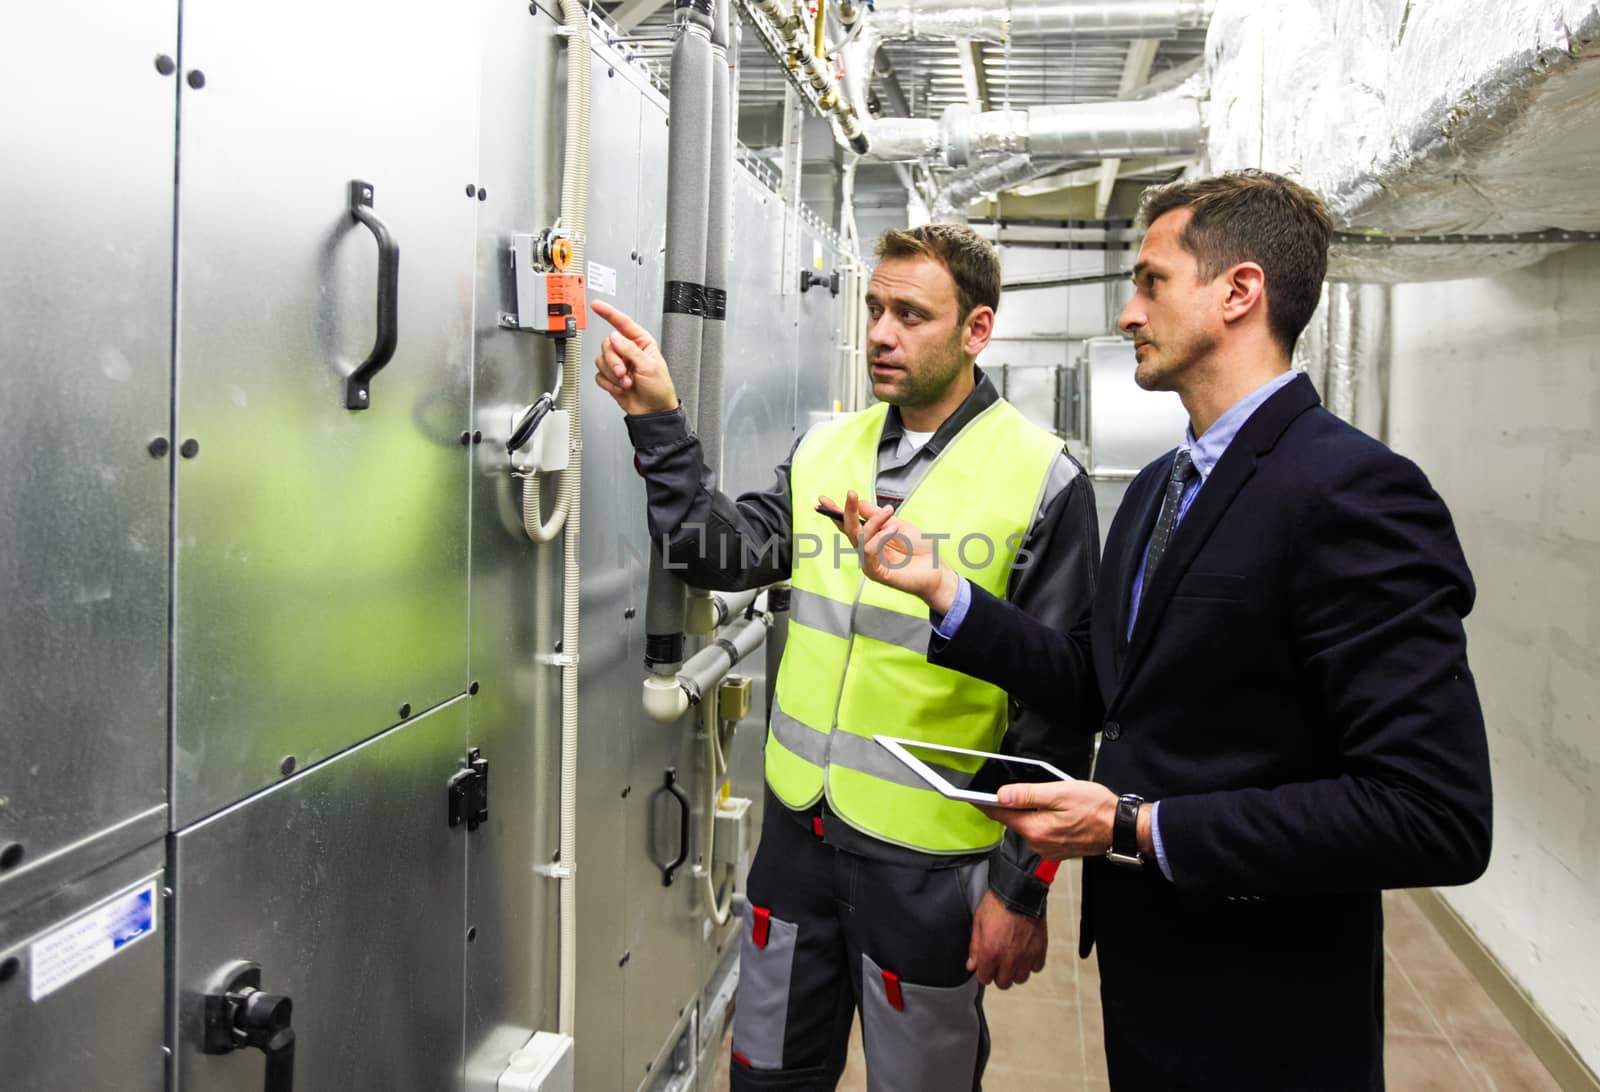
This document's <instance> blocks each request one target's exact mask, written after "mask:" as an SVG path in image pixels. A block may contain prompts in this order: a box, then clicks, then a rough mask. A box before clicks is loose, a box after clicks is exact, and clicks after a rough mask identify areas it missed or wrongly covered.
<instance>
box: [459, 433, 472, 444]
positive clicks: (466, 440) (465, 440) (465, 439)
mask: <svg viewBox="0 0 1600 1092" xmlns="http://www.w3.org/2000/svg"><path fill="white" fill-rule="evenodd" d="M470 443H472V433H470V432H463V433H462V434H461V446H462V447H466V446H467V445H468V444H470Z"/></svg>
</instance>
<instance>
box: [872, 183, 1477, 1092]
mask: <svg viewBox="0 0 1600 1092" xmlns="http://www.w3.org/2000/svg"><path fill="white" fill-rule="evenodd" d="M1143 215H1144V219H1145V222H1146V223H1147V224H1148V225H1149V231H1148V234H1147V235H1146V237H1145V240H1144V244H1143V246H1142V247H1141V248H1140V252H1139V260H1138V264H1137V265H1136V266H1135V268H1134V283H1135V286H1136V288H1137V292H1136V294H1135V296H1134V297H1133V300H1132V301H1131V302H1130V303H1129V304H1128V306H1127V308H1126V309H1125V310H1124V311H1123V314H1122V318H1121V326H1122V328H1123V330H1125V331H1126V332H1128V333H1129V334H1131V335H1132V336H1133V338H1134V342H1135V346H1136V348H1135V353H1136V355H1137V359H1138V367H1137V372H1136V377H1137V379H1138V381H1139V383H1140V385H1141V386H1143V387H1144V388H1146V389H1148V390H1171V391H1176V392H1177V393H1178V395H1179V396H1180V397H1181V398H1182V400H1183V404H1184V407H1185V408H1186V409H1187V410H1188V412H1189V417H1190V427H1189V432H1188V434H1187V436H1186V437H1185V438H1184V442H1183V444H1182V446H1181V447H1179V448H1178V449H1177V450H1175V451H1173V452H1171V453H1169V454H1167V455H1165V456H1163V457H1162V458H1160V459H1158V460H1156V461H1155V462H1154V463H1152V464H1150V465H1149V466H1147V467H1146V468H1145V469H1144V470H1143V472H1141V473H1140V474H1139V476H1138V477H1137V478H1136V479H1135V480H1134V482H1133V484H1132V485H1131V486H1130V487H1129V489H1128V492H1127V495H1126V497H1125V499H1124V500H1123V503H1122V506H1121V508H1120V510H1119V511H1118V513H1117V515H1116V518H1115V520H1114V521H1113V523H1112V525H1111V529H1110V533H1109V536H1108V538H1107V541H1106V549H1105V556H1104V563H1103V569H1102V572H1101V582H1100V585H1099V588H1098V590H1097V592H1096V595H1095V598H1094V601H1093V605H1092V607H1091V609H1090V615H1089V617H1087V618H1086V619H1085V620H1084V622H1083V624H1082V625H1080V627H1079V628H1078V629H1077V630H1076V631H1075V632H1074V634H1073V635H1072V636H1070V637H1069V636H1064V635H1062V634H1061V633H1059V632H1058V631H1053V630H1051V629H1049V628H1048V627H1045V626H1042V625H1039V624H1037V623H1035V622H1033V621H1032V620H1030V619H1029V618H1028V617H1027V616H1026V615H1025V614H1023V613H1022V612H1020V611H1018V610H1016V609H1015V608H1013V607H1011V606H1008V605H1007V604H1006V603H1003V602H1001V601H999V600H998V599H995V598H994V597H992V596H989V595H987V594H985V593H984V592H983V591H982V590H981V589H978V588H975V587H972V586H970V585H969V584H967V583H966V582H964V581H962V580H960V579H959V578H958V577H956V575H955V574H954V573H953V572H952V571H951V570H950V569H949V567H948V566H945V565H942V564H940V563H939V561H938V558H937V555H936V552H935V551H934V550H933V548H932V545H931V544H930V542H929V541H928V540H927V539H923V538H922V537H920V536H919V535H918V534H917V532H916V530H915V529H914V528H910V527H908V526H906V525H904V524H903V523H901V522H900V521H898V520H896V519H895V518H894V515H893V512H892V510H891V509H888V508H883V509H879V508H876V507H875V506H873V505H870V504H857V503H851V504H850V505H849V506H848V509H849V510H848V511H847V514H846V519H845V520H844V521H843V522H844V525H845V526H854V523H855V516H856V512H857V511H858V510H859V511H860V512H862V513H863V514H865V515H867V516H869V517H870V518H869V520H868V522H867V524H866V525H865V526H864V527H863V528H862V529H861V534H860V539H859V542H860V545H861V546H862V551H863V563H864V565H865V566H866V568H867V569H868V572H869V575H871V576H872V577H873V578H874V579H878V580H881V581H883V582H885V583H888V584H891V585H893V586H895V587H899V588H901V589H902V590H905V591H909V592H912V593H913V594H916V595H920V596H921V597H922V598H923V599H924V600H925V601H926V602H927V603H928V605H929V607H930V611H931V613H932V619H933V622H934V626H935V631H936V633H935V636H934V638H933V641H932V644H931V647H930V652H929V659H930V660H931V661H932V662H934V663H936V664H942V665H944V666H946V667H950V668H954V669H956V670H959V671H963V672H966V673H968V674H972V675H975V676H978V677H980V678H983V679H986V680H988V681H990V682H993V683H996V684H998V685H1000V686H1003V687H1005V688H1006V689H1007V690H1009V691H1010V693H1011V695H1012V697H1013V699H1014V700H1017V701H1020V702H1022V703H1023V704H1024V705H1025V706H1036V707H1041V708H1052V709H1067V710H1071V711H1072V712H1073V713H1074V715H1075V716H1076V717H1077V723H1078V724H1079V726H1080V728H1081V729H1082V730H1083V731H1084V732H1094V731H1096V730H1098V731H1100V732H1101V746H1100V751H1099V757H1098V760H1097V763H1096V768H1095V771H1094V775H1093V780H1091V781H1075V782H1060V783H1055V784H1049V785H1032V786H1029V785H1015V786H1007V787H1006V788H1005V789H1003V790H1002V791H1001V794H1000V800H1001V803H1002V804H1003V805H1005V806H1004V807H1003V808H999V809H995V810H994V811H993V814H994V815H995V817H996V818H1000V819H1002V820H1003V821H1004V822H1005V823H1006V824H1007V825H1008V826H1010V827H1011V828H1012V829H1014V830H1016V831H1018V832H1019V833H1021V834H1022V835H1023V836H1024V837H1025V838H1026V839H1027V840H1028V842H1029V843H1030V844H1031V845H1032V846H1033V847H1034V848H1035V849H1037V850H1038V851H1039V852H1040V853H1041V854H1042V855H1043V856H1045V857H1047V858H1050V859H1066V858H1074V857H1082V858H1084V869H1083V926H1082V940H1081V945H1080V954H1082V955H1083V956H1085V957H1087V955H1088V954H1089V952H1090V950H1091V948H1094V947H1098V950H1099V960H1100V980H1101V999H1102V1003H1103V1006H1104V1010H1105V1044H1106V1056H1107V1060H1108V1065H1109V1070H1110V1075H1111V1082H1112V1086H1113V1087H1114V1088H1116V1089H1118V1090H1119V1092H1127V1090H1134V1089H1228V1090H1230V1092H1233V1090H1242V1089H1272V1090H1277V1089H1327V1090H1330V1092H1331V1090H1338V1092H1349V1090H1352V1089H1381V1088H1382V1087H1383V1079H1384V1078H1383V944H1382V934H1383V920H1382V907H1381V903H1380V899H1379V892H1380V890H1381V889H1384V888H1395V887H1413V886H1434V885H1441V884H1458V883H1466V882H1469V881H1471V880H1473V879H1475V878H1476V877H1477V876H1479V875H1480V874H1481V873H1482V872H1483V869H1484V867H1485V865H1486V863H1487V860H1488V855H1489V842H1490V820H1491V809H1490V786H1489V764H1488V754H1487V745H1486V741H1485V737H1484V728H1483V717H1482V712H1481V710H1480V707H1479V703H1478V697H1477V692H1476V689H1475V687H1474V684H1473V681H1472V675H1471V673H1470V672H1469V670H1468V668H1467V655H1466V637H1465V633H1464V631H1463V629H1462V624H1461V623H1462V618H1463V617H1464V616H1465V615H1466V613H1467V612H1468V610H1469V609H1470V608H1471V606H1472V600H1473V594H1474V592H1473V583H1472V576H1471V574H1470V573H1469V572H1468V569H1467V564H1466V561H1465V559H1464V558H1463V557H1462V553H1461V548H1460V545H1459V543H1458V542H1457V539H1456V535H1455V531H1454V527H1453V525H1452V523H1451V519H1450V514H1449V512H1448V511H1447V510H1446V508H1445V506H1444V503H1443V502H1442V501H1441V500H1440V499H1439V497H1438V496H1437V494H1435V493H1434V491H1433V489H1432V488H1431V487H1430V486H1429V484H1428V482H1427V479H1426V478H1425V477H1424V476H1423V475H1422V473H1421V471H1419V470H1418V469H1417V468H1416V467H1415V466H1414V465H1413V464H1412V463H1410V462H1409V461H1407V460H1405V459H1403V458H1401V457H1400V456H1398V455H1396V454H1394V453H1393V452H1391V451H1389V450H1388V449H1387V448H1385V447H1384V446H1383V445H1382V444H1380V443H1378V442H1377V441H1375V440H1373V439H1371V438H1369V437H1367V436H1365V435H1364V434H1362V433H1360V432H1358V431H1357V430H1356V429H1354V428H1352V427H1351V426H1349V425H1347V424H1345V423H1344V422H1343V421H1340V420H1339V419H1337V418H1335V417H1334V416H1333V415H1331V414H1329V413H1328V412H1327V411H1326V410H1324V409H1323V408H1322V406H1321V404H1320V403H1319V400H1318V398H1317V393H1316V391H1315V390H1314V389H1313V388H1312V385H1311V383H1310V381H1309V380H1307V379H1306V378H1305V377H1304V376H1299V375H1296V374H1295V373H1293V372H1292V371H1290V369H1289V362H1290V353H1291V350H1292V348H1293V346H1294V342H1295V339H1296V338H1297V337H1298V335H1299V333H1300V331H1301V330H1302V329H1303V328H1304V326H1305V324H1306V322H1307V321H1308V320H1309V318H1310V316H1311V313H1312V311H1313V310H1314V308H1315V306H1316V302H1317V298H1318V294H1319V290H1320V287H1321V283H1322V278H1323V274H1324V272H1325V269H1326V261H1327V244H1328V235H1329V221H1328V217H1327V212H1326V210H1325V209H1324V207H1323V205H1322V202H1321V201H1320V200H1319V199H1318V198H1317V197H1316V196H1315V195H1313V194H1311V193H1310V192H1309V191H1307V190H1305V189H1303V188H1302V187H1300V186H1298V185H1295V184H1294V183H1291V182H1289V181H1287V180H1285V179H1282V178H1279V177H1277V176H1274V175H1269V174H1263V173H1259V172H1241V173H1238V174H1233V175H1225V176H1221V177H1218V178H1210V179H1202V180H1197V181H1188V182H1178V183H1173V184H1171V185H1169V186H1166V187H1161V188H1158V189H1155V190H1152V191H1150V192H1149V193H1147V194H1146V198H1145V205H1144V209H1143Z"/></svg>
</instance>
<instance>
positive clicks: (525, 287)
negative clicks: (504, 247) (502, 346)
mask: <svg viewBox="0 0 1600 1092" xmlns="http://www.w3.org/2000/svg"><path fill="white" fill-rule="evenodd" d="M551 249H552V248H551V246H550V244H549V242H548V240H545V239H543V238H542V237H541V236H538V235H513V236H512V237H511V268H512V271H513V272H514V273H515V275H516V282H517V315H516V327H517V329H519V330H533V331H535V332H536V333H541V334H555V335H557V336H564V335H566V334H568V333H571V332H575V331H578V330H583V329H586V328H587V327H588V324H589V316H588V311H589V307H588V302H587V299H586V297H585V294H584V278H583V274H582V273H569V272H567V271H566V269H565V265H564V263H560V264H557V265H556V266H555V267H554V268H552V265H551V263H552V262H553V261H554V260H555V259H553V258H552V257H551V254H550V252H551ZM568 319H572V320H574V322H575V325H574V327H573V328H572V330H570V331H569V330H568V328H567V320H568Z"/></svg>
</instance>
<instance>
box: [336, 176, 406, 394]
mask: <svg viewBox="0 0 1600 1092" xmlns="http://www.w3.org/2000/svg"><path fill="white" fill-rule="evenodd" d="M350 215H351V216H354V217H355V218H356V219H357V220H359V221H361V223H363V224H366V225H367V227H369V228H371V229H372V234H373V236H374V237H376V238H377V240H378V337H377V340H376V341H375V342H373V345H372V352H370V353H368V354H367V359H365V360H363V361H362V362H361V364H360V366H359V367H357V368H356V370H355V371H353V372H351V373H350V378H349V379H347V380H345V385H344V406H345V409H366V408H367V407H368V406H370V405H371V404H372V389H371V385H372V377H373V376H375V375H377V374H378V373H379V372H381V371H382V370H383V366H384V365H385V364H387V363H389V361H390V360H391V359H393V357H394V349H395V345H396V344H398V343H399V340H400V244H399V243H397V242H395V241H394V236H393V235H392V234H391V233H390V232H389V228H388V225H386V224H385V223H384V222H383V221H382V220H380V219H378V214H377V213H375V212H373V211H372V183H370V182H363V181H361V180H360V179H356V180H355V181H353V182H351V183H350Z"/></svg>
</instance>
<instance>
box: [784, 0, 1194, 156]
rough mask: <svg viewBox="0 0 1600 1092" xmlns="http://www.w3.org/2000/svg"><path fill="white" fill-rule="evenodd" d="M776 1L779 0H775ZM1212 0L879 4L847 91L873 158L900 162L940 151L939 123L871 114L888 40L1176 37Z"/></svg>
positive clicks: (850, 58) (847, 69)
mask: <svg viewBox="0 0 1600 1092" xmlns="http://www.w3.org/2000/svg"><path fill="white" fill-rule="evenodd" d="M769 2H776V0H769ZM1213 6H1214V0H1082V2H1066V3H1064V2H1060V0H1057V2H1055V3H1029V2H1026V0H1012V2H1010V3H1002V4H975V3H971V2H967V3H951V2H949V0H922V2H917V3H907V4H900V5H894V6H887V5H880V6H879V7H877V8H876V9H875V12H874V14H873V15H872V16H871V17H870V18H868V19H867V21H866V23H865V25H864V26H863V27H862V28H861V29H860V31H859V32H858V33H857V34H856V35H855V36H854V38H853V39H852V40H851V41H850V42H848V43H847V44H846V45H844V46H843V47H842V48H841V49H840V51H839V52H840V57H841V60H842V62H843V67H844V80H843V90H844V94H845V98H846V100H847V101H848V102H849V103H850V104H851V105H852V106H853V107H854V111H855V115H856V116H857V117H859V118H862V119H867V120H865V121H864V126H865V130H866V137H867V145H868V149H869V152H870V154H871V155H872V156H873V158H875V159H880V160H883V161H886V162H901V161H904V160H907V159H917V158H925V157H932V156H935V155H937V154H938V152H939V148H938V145H937V144H936V143H935V142H936V141H937V140H938V137H937V135H936V134H937V132H938V129H937V124H938V123H936V122H932V121H927V120H925V119H919V118H878V119H871V115H870V114H869V113H868V111H867V89H868V88H869V87H870V86H871V83H872V72H873V66H874V64H875V63H876V59H877V54H878V48H879V46H880V45H882V43H883V42H885V41H893V40H900V39H915V38H937V39H966V40H969V41H991V42H1008V41H1014V40H1015V38H1016V37H1017V36H1018V35H1022V36H1028V35H1039V34H1071V35H1074V36H1076V37H1079V38H1084V39H1101V40H1104V39H1111V40H1116V41H1121V40H1126V39H1131V38H1172V37H1175V36H1176V35H1177V34H1178V32H1179V31H1182V30H1190V29H1198V28H1200V27H1204V26H1205V25H1206V24H1207V22H1208V21H1209V20H1210V18H1211V10H1212V8H1213Z"/></svg>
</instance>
